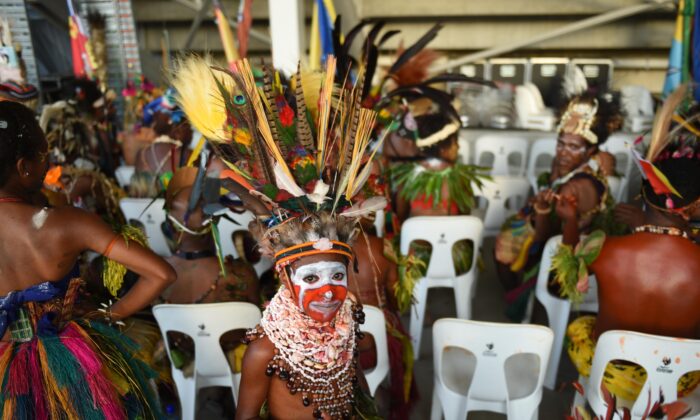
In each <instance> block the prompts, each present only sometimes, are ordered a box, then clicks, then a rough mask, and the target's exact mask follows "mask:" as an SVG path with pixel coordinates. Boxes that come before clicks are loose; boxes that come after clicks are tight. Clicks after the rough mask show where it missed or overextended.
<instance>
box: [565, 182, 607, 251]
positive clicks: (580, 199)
mask: <svg viewBox="0 0 700 420" xmlns="http://www.w3.org/2000/svg"><path fill="white" fill-rule="evenodd" d="M598 200H599V197H598V192H597V191H596V189H595V185H594V184H593V181H591V180H589V179H585V178H581V179H576V180H572V181H569V182H568V183H566V184H564V185H563V186H562V187H561V190H560V194H559V199H558V200H557V205H556V211H557V215H559V217H560V218H561V220H562V236H563V239H562V242H564V243H565V244H567V245H571V246H575V245H576V244H577V243H578V241H579V234H580V232H579V218H580V216H581V214H585V213H587V212H589V211H590V210H592V209H594V208H595V207H596V206H598Z"/></svg>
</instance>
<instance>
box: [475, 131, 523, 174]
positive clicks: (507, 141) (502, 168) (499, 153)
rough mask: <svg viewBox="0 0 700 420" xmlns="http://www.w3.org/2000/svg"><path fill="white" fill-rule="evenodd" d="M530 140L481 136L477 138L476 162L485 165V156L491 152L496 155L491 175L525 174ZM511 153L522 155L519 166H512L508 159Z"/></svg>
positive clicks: (502, 136) (501, 136) (500, 136)
mask: <svg viewBox="0 0 700 420" xmlns="http://www.w3.org/2000/svg"><path fill="white" fill-rule="evenodd" d="M528 144H529V143H528V141H527V140H526V139H524V138H522V137H513V136H504V135H492V134H488V135H485V136H481V137H479V138H478V139H477V140H476V146H475V149H476V159H475V161H476V163H477V164H478V165H483V163H482V162H483V158H484V156H485V155H486V154H487V153H489V154H492V155H493V156H494V158H493V165H492V167H491V171H490V174H491V175H506V176H525V163H526V162H527V147H528ZM511 155H520V161H519V164H518V165H517V166H510V164H509V163H508V159H509V158H510V156H511Z"/></svg>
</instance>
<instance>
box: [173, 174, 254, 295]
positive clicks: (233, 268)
mask: <svg viewBox="0 0 700 420" xmlns="http://www.w3.org/2000/svg"><path fill="white" fill-rule="evenodd" d="M191 192H192V187H186V188H183V189H181V190H180V191H178V193H177V194H176V195H175V196H174V198H173V199H172V201H171V202H170V203H168V211H169V213H170V214H171V215H172V216H173V217H175V218H176V219H177V220H179V221H181V222H182V221H183V220H185V213H186V211H187V205H188V202H189V197H190V193H191ZM204 218H205V217H204V213H203V212H202V206H201V205H198V206H197V207H195V210H194V211H193V212H192V213H191V214H190V216H189V218H188V219H187V227H188V228H189V229H191V230H194V231H198V230H200V229H201V228H202V226H203V221H204ZM176 235H177V236H176V239H178V240H179V243H178V248H177V250H178V251H183V252H197V251H203V250H208V251H215V250H216V246H215V245H214V241H213V239H212V236H211V234H205V235H199V236H197V235H191V234H189V233H186V232H182V233H176ZM167 260H168V262H169V263H170V264H171V265H172V266H173V268H174V269H175V271H176V272H177V278H178V279H177V281H176V282H175V283H173V284H172V285H171V286H170V287H168V289H167V290H166V292H165V293H164V297H165V298H166V299H167V300H168V301H169V302H172V303H194V302H195V301H197V300H198V299H199V298H200V297H201V296H203V295H204V294H205V293H206V291H207V290H208V289H209V288H210V287H211V286H212V284H213V282H214V279H216V278H217V276H218V275H219V273H220V271H221V268H220V267H219V261H218V259H217V257H216V256H212V257H206V258H198V259H195V260H187V259H184V258H180V257H178V256H175V255H173V256H172V257H169V258H168V259H167ZM225 267H226V274H227V275H226V277H224V278H219V285H218V287H217V289H216V290H214V291H213V292H211V293H209V295H208V296H207V298H206V299H205V300H204V301H203V302H201V303H212V302H230V301H234V300H238V299H234V296H233V294H232V293H231V291H230V290H228V289H227V285H235V284H238V283H240V282H241V280H243V281H244V282H245V283H246V285H247V288H246V292H245V295H246V301H247V302H250V303H254V304H256V305H257V304H259V303H260V295H259V292H258V276H257V274H256V273H255V270H254V269H253V268H252V267H251V266H250V265H249V264H246V263H244V262H242V261H241V260H236V261H234V260H233V259H231V258H229V259H227V261H226V263H225Z"/></svg>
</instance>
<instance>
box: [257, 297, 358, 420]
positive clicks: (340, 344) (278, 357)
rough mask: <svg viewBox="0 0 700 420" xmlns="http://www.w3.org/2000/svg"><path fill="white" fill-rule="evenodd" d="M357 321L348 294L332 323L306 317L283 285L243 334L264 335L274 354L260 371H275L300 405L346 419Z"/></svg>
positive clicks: (350, 407) (349, 412)
mask: <svg viewBox="0 0 700 420" xmlns="http://www.w3.org/2000/svg"><path fill="white" fill-rule="evenodd" d="M362 322H364V314H363V313H362V308H361V306H360V305H359V304H357V303H356V301H355V298H354V296H352V295H351V294H348V298H347V299H346V300H345V302H344V303H343V305H342V306H341V308H340V310H339V311H338V313H337V315H336V317H335V319H334V320H333V321H331V322H329V323H320V322H317V321H315V320H313V319H311V318H310V317H308V316H307V315H305V314H304V313H303V312H302V311H301V310H300V309H299V307H298V306H297V304H296V303H295V302H294V299H292V295H291V293H290V292H289V290H288V289H287V288H286V287H284V286H282V287H281V288H280V290H279V291H278V292H277V294H276V295H275V296H274V297H273V298H272V301H271V302H270V305H269V306H268V307H267V309H265V312H264V313H263V318H262V320H261V321H260V325H258V326H257V327H256V328H254V329H252V330H250V331H248V332H247V334H246V338H247V340H248V341H252V340H255V339H257V338H260V337H263V336H267V337H268V339H269V340H270V341H271V342H272V344H274V346H275V355H274V357H273V358H272V360H270V362H269V363H268V365H267V369H266V371H265V374H266V375H267V376H272V375H274V374H277V376H278V377H279V378H280V379H281V380H282V381H285V382H286V383H287V388H288V389H289V392H290V393H291V394H292V395H295V394H297V393H301V398H302V403H303V404H304V406H305V407H309V406H312V407H313V414H314V417H315V418H322V414H323V413H327V414H328V415H330V416H331V418H333V419H349V418H351V415H352V410H353V405H354V385H355V384H356V383H357V377H356V376H355V369H356V364H357V362H356V357H357V351H356V336H358V337H361V335H360V334H362V333H360V331H359V327H360V324H361V323H362Z"/></svg>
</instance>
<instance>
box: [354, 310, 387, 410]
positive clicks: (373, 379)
mask: <svg viewBox="0 0 700 420" xmlns="http://www.w3.org/2000/svg"><path fill="white" fill-rule="evenodd" d="M362 309H363V310H364V312H365V323H364V324H362V325H361V326H360V330H361V331H363V332H366V333H369V334H371V335H372V338H374V346H375V349H376V353H377V365H376V366H375V367H374V369H372V370H371V371H368V372H365V379H367V385H369V391H370V393H371V394H372V396H374V393H375V392H376V390H377V387H378V386H379V384H381V383H382V381H383V380H384V378H385V377H386V375H387V373H389V346H388V344H387V341H386V320H385V319H384V312H382V310H381V309H379V308H377V307H376V306H370V305H363V307H362Z"/></svg>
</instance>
